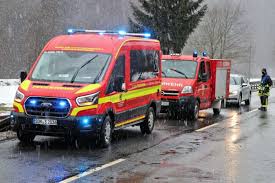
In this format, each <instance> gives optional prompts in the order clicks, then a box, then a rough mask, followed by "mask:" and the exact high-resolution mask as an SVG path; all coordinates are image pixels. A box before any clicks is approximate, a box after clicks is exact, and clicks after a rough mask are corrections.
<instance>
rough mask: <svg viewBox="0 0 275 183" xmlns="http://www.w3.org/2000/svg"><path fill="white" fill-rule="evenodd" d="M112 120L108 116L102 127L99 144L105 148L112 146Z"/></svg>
mask: <svg viewBox="0 0 275 183" xmlns="http://www.w3.org/2000/svg"><path fill="white" fill-rule="evenodd" d="M112 132H113V129H112V120H111V118H110V116H106V118H105V119H104V122H103V124H102V127H101V131H100V136H99V142H100V146H101V147H103V148H105V147H108V146H109V145H110V144H111V141H112Z"/></svg>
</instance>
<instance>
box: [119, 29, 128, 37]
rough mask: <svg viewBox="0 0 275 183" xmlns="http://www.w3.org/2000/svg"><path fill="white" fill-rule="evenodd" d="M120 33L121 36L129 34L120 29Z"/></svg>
mask: <svg viewBox="0 0 275 183" xmlns="http://www.w3.org/2000/svg"><path fill="white" fill-rule="evenodd" d="M118 34H119V35H121V36H125V35H126V34H127V32H126V31H123V30H120V31H118Z"/></svg>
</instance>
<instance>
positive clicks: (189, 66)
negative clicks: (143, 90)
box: [162, 60, 197, 79]
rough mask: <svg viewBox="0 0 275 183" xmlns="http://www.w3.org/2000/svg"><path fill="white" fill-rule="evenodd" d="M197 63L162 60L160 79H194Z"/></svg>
mask: <svg viewBox="0 0 275 183" xmlns="http://www.w3.org/2000/svg"><path fill="white" fill-rule="evenodd" d="M196 70H197V62H195V61H191V60H162V77H164V78H185V79H194V78H195V76H196Z"/></svg>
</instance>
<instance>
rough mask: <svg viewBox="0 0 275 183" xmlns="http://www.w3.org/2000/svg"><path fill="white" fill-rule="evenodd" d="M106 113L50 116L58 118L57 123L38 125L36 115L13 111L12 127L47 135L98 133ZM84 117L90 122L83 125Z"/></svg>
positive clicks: (15, 129)
mask: <svg viewBox="0 0 275 183" xmlns="http://www.w3.org/2000/svg"><path fill="white" fill-rule="evenodd" d="M104 117H105V116H104V115H94V116H89V117H67V118H50V117H49V118H48V119H56V120H57V125H37V124H33V121H34V119H35V118H39V117H36V116H28V115H26V114H25V113H16V112H12V114H11V128H12V130H13V131H17V130H18V129H19V128H21V129H22V130H23V131H24V132H26V133H31V134H35V135H46V136H66V135H74V136H79V135H97V134H98V133H99V132H100V130H101V127H102V123H103V121H104ZM83 118H87V119H88V124H85V125H83V123H82V120H83Z"/></svg>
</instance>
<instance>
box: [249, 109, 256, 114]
mask: <svg viewBox="0 0 275 183" xmlns="http://www.w3.org/2000/svg"><path fill="white" fill-rule="evenodd" d="M256 111H258V109H253V110H252V111H249V112H247V114H250V113H253V112H256Z"/></svg>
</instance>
